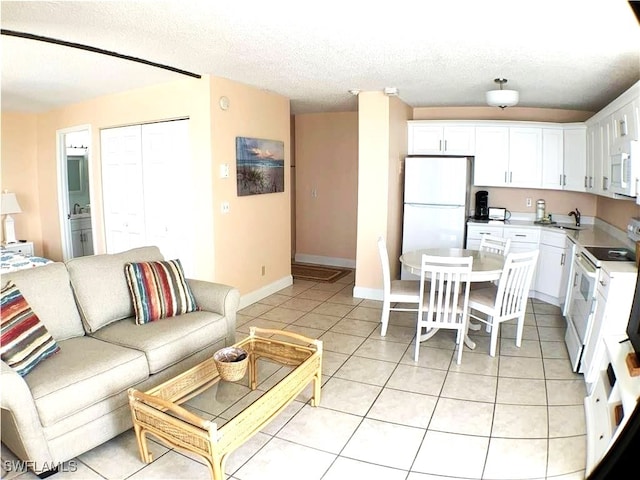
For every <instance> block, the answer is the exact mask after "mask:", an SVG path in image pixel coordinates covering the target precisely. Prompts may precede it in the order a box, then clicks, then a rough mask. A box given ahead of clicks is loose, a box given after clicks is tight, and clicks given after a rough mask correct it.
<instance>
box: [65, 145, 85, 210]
mask: <svg viewBox="0 0 640 480" xmlns="http://www.w3.org/2000/svg"><path fill="white" fill-rule="evenodd" d="M85 159H86V157H84V156H82V157H81V156H77V155H71V156H67V185H68V186H69V193H82V192H84V191H86V190H87V188H86V185H85V184H86V181H87V178H86V175H85V174H84V170H85V168H84V165H83V163H84V160H85ZM87 203H88V202H87Z"/></svg>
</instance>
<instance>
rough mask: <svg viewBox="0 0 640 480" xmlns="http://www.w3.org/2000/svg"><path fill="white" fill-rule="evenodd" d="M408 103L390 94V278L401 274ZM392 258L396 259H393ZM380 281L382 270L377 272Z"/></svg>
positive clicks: (388, 233) (409, 108)
mask: <svg viewBox="0 0 640 480" xmlns="http://www.w3.org/2000/svg"><path fill="white" fill-rule="evenodd" d="M411 113H412V111H411V107H409V105H407V104H406V103H404V102H403V101H402V100H400V99H399V98H398V97H390V98H389V191H388V203H389V211H388V213H387V250H388V252H389V259H390V262H389V264H390V265H389V266H390V271H391V278H397V277H399V276H400V260H398V259H399V258H400V255H401V253H402V220H403V202H404V159H405V157H406V156H407V120H409V119H410V118H411ZM394 259H395V261H394ZM379 278H380V282H382V272H381V273H380V277H379Z"/></svg>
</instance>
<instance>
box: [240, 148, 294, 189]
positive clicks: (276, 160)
mask: <svg viewBox="0 0 640 480" xmlns="http://www.w3.org/2000/svg"><path fill="white" fill-rule="evenodd" d="M236 172H237V184H238V196H239V197H242V196H245V195H257V194H261V193H276V192H284V142H280V141H278V140H264V139H261V138H249V137H236Z"/></svg>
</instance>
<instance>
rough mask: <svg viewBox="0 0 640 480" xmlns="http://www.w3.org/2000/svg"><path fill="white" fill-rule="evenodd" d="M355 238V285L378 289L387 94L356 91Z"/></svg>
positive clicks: (383, 215) (384, 211)
mask: <svg viewBox="0 0 640 480" xmlns="http://www.w3.org/2000/svg"><path fill="white" fill-rule="evenodd" d="M358 112H359V113H358V172H359V173H358V238H357V242H358V243H357V245H358V246H357V251H356V281H355V285H356V289H378V290H379V289H381V288H382V283H381V278H382V274H381V270H380V257H379V256H378V251H377V245H376V242H377V240H378V237H380V236H382V237H384V236H385V235H386V234H387V229H388V223H387V222H388V211H389V201H388V200H389V199H388V193H387V192H388V190H389V152H390V150H389V143H390V135H389V97H387V96H385V95H384V94H383V93H382V92H361V93H360V94H359V95H358Z"/></svg>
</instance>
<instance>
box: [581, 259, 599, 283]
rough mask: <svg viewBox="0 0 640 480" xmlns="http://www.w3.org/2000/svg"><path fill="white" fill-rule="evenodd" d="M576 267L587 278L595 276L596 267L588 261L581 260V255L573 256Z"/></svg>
mask: <svg viewBox="0 0 640 480" xmlns="http://www.w3.org/2000/svg"><path fill="white" fill-rule="evenodd" d="M575 263H576V267H577V268H578V269H580V271H581V272H583V273H584V274H585V275H586V276H587V277H589V278H593V279H595V278H597V276H598V275H597V272H596V268H595V267H593V266H591V264H590V263H589V262H586V261H585V260H583V258H582V255H576V258H575Z"/></svg>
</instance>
